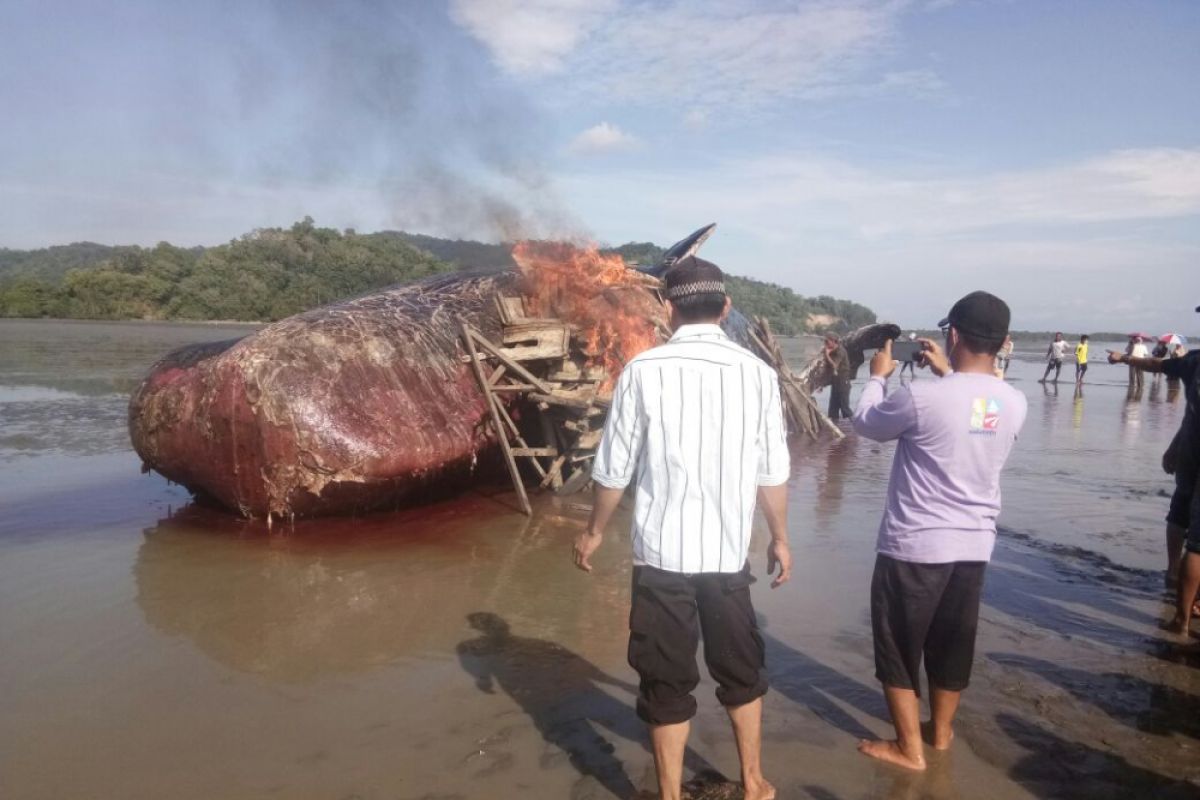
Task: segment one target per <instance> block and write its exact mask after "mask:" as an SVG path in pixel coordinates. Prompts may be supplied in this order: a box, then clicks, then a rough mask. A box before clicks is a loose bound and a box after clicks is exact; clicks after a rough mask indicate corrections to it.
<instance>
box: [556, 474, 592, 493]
mask: <svg viewBox="0 0 1200 800" xmlns="http://www.w3.org/2000/svg"><path fill="white" fill-rule="evenodd" d="M591 482H592V471H591V470H590V469H583V468H581V469H576V470H575V471H574V472H572V473H571V477H569V478H567V479H566V480H565V481H564V482H563V485H562V486H560V487H559V488H558V492H557V494H575V493H576V492H579V491H582V490H583V489H585V488H587V485H588V484H589V483H591Z"/></svg>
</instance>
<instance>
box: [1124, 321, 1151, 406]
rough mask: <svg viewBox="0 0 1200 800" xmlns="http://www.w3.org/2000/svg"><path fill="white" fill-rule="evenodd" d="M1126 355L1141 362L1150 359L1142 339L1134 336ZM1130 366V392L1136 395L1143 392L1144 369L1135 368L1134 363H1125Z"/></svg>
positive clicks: (1126, 348) (1130, 340) (1131, 338)
mask: <svg viewBox="0 0 1200 800" xmlns="http://www.w3.org/2000/svg"><path fill="white" fill-rule="evenodd" d="M1125 354H1126V355H1127V356H1129V357H1130V358H1131V359H1133V358H1136V359H1138V360H1139V362H1141V361H1145V359H1147V358H1149V357H1150V351H1149V350H1148V349H1147V348H1146V345H1145V343H1144V342H1143V341H1142V337H1141V336H1138V335H1137V334H1134V335H1133V336H1130V337H1129V344H1127V345H1126V346H1125ZM1125 363H1127V364H1129V392H1130V394H1134V393H1137V392H1140V391H1142V384H1143V377H1142V376H1143V375H1144V374H1145V368H1144V367H1138V366H1134V364H1133V362H1132V361H1127V362H1125Z"/></svg>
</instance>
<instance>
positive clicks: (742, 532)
mask: <svg viewBox="0 0 1200 800" xmlns="http://www.w3.org/2000/svg"><path fill="white" fill-rule="evenodd" d="M665 283H666V287H665V290H666V292H665V293H666V301H667V311H668V313H669V314H670V324H671V330H672V331H673V334H672V336H671V339H670V341H669V342H667V343H666V344H664V345H661V346H659V347H654V348H651V349H650V350H647V351H645V352H644V353H641V354H640V355H638V356H637V357H636V358H633V359H632V360H630V361H629V363H628V364H626V365H625V369H624V370H622V371H621V376H620V378H619V379H618V380H617V386H616V389H615V390H614V391H613V396H612V406H611V408H610V409H609V412H608V420H607V422H606V423H605V425H604V433H603V436H602V437H601V440H600V445H599V447H597V449H596V458H595V462H594V464H593V467H592V480H593V481H594V482H595V485H596V489H595V501H594V504H593V507H592V516H591V519H590V521H589V522H588V525H587V528H586V530H584V531H583V532H582V533H580V534H579V536H578V537H577V538H576V540H575V549H574V559H575V566H576V567H578V568H579V569H581V570H584V571H585V572H591V570H592V565H591V563H590V559H591V557H592V554H593V553H595V552H596V548H598V547H599V546H600V542H601V540H602V537H603V533H604V528H605V527H606V526H607V525H608V522H609V520H610V519H611V518H612V515H613V512H614V511H616V508H617V504H618V503H619V502H620V501H621V497H622V496H623V495H624V494H625V488H626V487H627V486H628V485H629V484H630V483H631V482H636V484H637V491H636V499H635V501H634V509H633V535H632V537H631V538H632V544H633V559H634V567H633V591H632V608H631V609H630V612H629V664H630V666H632V667H633V668H634V670H636V671H637V673H638V677H639V678H640V680H641V683H640V685H639V688H638V700H637V714H638V716H639V717H640V718H641V719H642V720H643V721H644V722H645V723H646V724H647V726H648V727H649V728H650V740H651V743H652V744H653V746H654V766H655V769H656V770H657V772H658V786H659V791H660V793H661V794H660V797H662V798H663V800H678V798H679V797H680V792H681V791H682V782H683V757H684V751H685V749H686V747H687V740H688V732H689V728H690V720H691V718H692V717H693V716H694V715H695V713H696V699H695V698H694V697H692V692H693V691H694V690H695V688H696V686H697V685H698V684H699V682H700V671H699V670H698V669H697V668H696V647H697V645H698V644H699V640H700V635H701V632H703V634H704V660H705V662H706V663H707V664H708V671H709V673H710V674H711V675H712V677H713V678H714V680H716V682H717V700H718V701H719V702H720V703H721V705H723V706H725V710H726V711H727V712H728V714H729V719H730V722H731V723H732V724H733V731H734V736H735V738H736V739H737V749H738V757H739V759H740V760H741V763H742V783H743V786H744V789H745V797H746V798H747V800H769V798H773V797H775V789H774V787H772V786H771V784H769V783H768V782H767V781H766V780H765V779H764V778H763V774H762V768H761V763H760V761H761V757H760V750H761V737H762V707H763V701H762V698H763V695H764V694H766V692H767V676H766V672H765V671H764V669H763V668H764V663H765V653H764V650H763V640H762V636H761V635H760V634H759V632H758V622H757V620H756V618H755V615H754V605H753V604H752V603H751V601H750V584H751V583H753V582H754V577H753V576H752V575H751V574H750V562H749V561H747V560H746V558H747V555H748V553H749V546H750V533H751V527H752V525H753V521H754V506H755V498H756V497H757V499H758V503H759V505H760V506H761V507H762V509H763V514H764V516H765V517H766V521H767V528H768V529H769V531H770V533H771V543H770V544H769V545H768V546H767V571H768V572H773V571H774V570H775V568H776V567H778V569H779V574H778V576H777V577H776V578H775V580H774V581H772V583H771V586H772V587H777V586H779V585H781V584H783V583H784V582H786V581H787V580H788V579H789V577H790V576H791V569H792V557H791V553H790V552H789V550H788V540H787V536H788V533H787V479H788V477H789V475H790V474H791V470H790V466H789V456H788V449H787V441H786V439H785V438H784V427H783V412H782V408H781V399H780V395H779V380H778V376H777V375H776V373H775V370H773V369H771V368H770V367H769V366H767V365H766V364H764V363H763V362H762V361H760V360H759V359H758V358H757V357H755V356H754V355H753V354H752V353H750V352H749V351H748V350H746V349H744V348H742V347H739V346H738V345H736V344H734V343H733V342H732V341H730V339H729V337H728V336H726V335H725V333H724V331H722V330H721V326H720V322H721V321H722V320H723V319H725V317H726V316H727V315H728V314H729V297H728V295H727V294H726V293H725V283H724V275H723V274H722V273H721V270H720V269H719V268H718V267H717V266H716V265H715V264H712V263H709V262H708V261H702V260H701V259H698V258H695V257H693V256H690V257H688V258H685V259H683V260H681V261H679V262H678V263H677V264H676V265H675V266H674V267H672V268H671V269H670V270H669V271H668V272H667V274H666V276H665ZM651 512H653V513H651Z"/></svg>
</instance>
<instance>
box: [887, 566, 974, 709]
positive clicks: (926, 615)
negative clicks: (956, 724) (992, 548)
mask: <svg viewBox="0 0 1200 800" xmlns="http://www.w3.org/2000/svg"><path fill="white" fill-rule="evenodd" d="M986 569H987V562H986V561H956V562H953V563H950V564H915V563H911V562H908V561H898V560H896V559H894V558H889V557H888V556H885V555H878V556H876V558H875V575H874V577H872V579H871V631H872V633H873V634H874V638H875V677H876V678H878V679H879V680H880V681H881V682H882V683H884V684H886V685H888V686H894V687H896V688H898V689H912V690H913V691H915V692H916V693H917V694H918V695H919V694H920V693H921V676H920V670H921V657H922V656H924V657H925V674H926V675H928V676H929V685H930V686H931V687H933V688H936V689H947V690H949V691H952V692H961V691H962V690H963V689H965V688H967V684H969V683H970V682H971V663H972V662H973V661H974V660H975V629H976V627H977V625H978V623H979V599H980V595H981V594H982V592H983V575H984V571H985V570H986Z"/></svg>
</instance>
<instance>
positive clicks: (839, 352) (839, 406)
mask: <svg viewBox="0 0 1200 800" xmlns="http://www.w3.org/2000/svg"><path fill="white" fill-rule="evenodd" d="M822 353H823V354H824V356H825V363H826V364H828V365H829V374H830V375H831V376H832V382H831V383H830V384H829V418H830V419H831V420H833V421H834V422H837V421H838V420H839V419H840V418H842V417H845V418H846V419H850V417H852V416H854V412H853V411H851V410H850V377H851V376H850V354H849V353H847V352H846V348H845V347H843V346H842V342H841V339H840V338H839V337H838V335H837V334H836V333H827V334H825V344H824V349H823V350H822Z"/></svg>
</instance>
